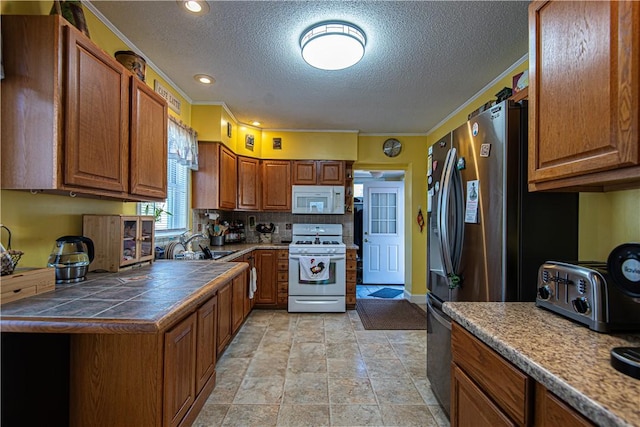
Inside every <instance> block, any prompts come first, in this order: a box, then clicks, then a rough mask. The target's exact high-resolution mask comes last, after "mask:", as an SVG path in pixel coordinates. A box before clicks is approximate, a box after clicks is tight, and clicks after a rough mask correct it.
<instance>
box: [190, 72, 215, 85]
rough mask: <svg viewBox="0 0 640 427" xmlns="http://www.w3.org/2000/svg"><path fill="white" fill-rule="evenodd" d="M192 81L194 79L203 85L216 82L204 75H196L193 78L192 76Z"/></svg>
mask: <svg viewBox="0 0 640 427" xmlns="http://www.w3.org/2000/svg"><path fill="white" fill-rule="evenodd" d="M193 78H194V79H196V81H198V82H200V83H202V84H203V85H212V84H214V83H215V82H216V80H215V79H214V78H213V77H211V76H208V75H206V74H196V75H195V76H193Z"/></svg>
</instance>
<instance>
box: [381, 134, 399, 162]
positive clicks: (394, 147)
mask: <svg viewBox="0 0 640 427" xmlns="http://www.w3.org/2000/svg"><path fill="white" fill-rule="evenodd" d="M400 150H402V144H401V143H400V141H398V140H397V139H395V138H389V139H387V140H386V141H385V142H384V144H382V151H383V152H384V154H386V155H387V156H388V157H395V156H397V155H398V154H400Z"/></svg>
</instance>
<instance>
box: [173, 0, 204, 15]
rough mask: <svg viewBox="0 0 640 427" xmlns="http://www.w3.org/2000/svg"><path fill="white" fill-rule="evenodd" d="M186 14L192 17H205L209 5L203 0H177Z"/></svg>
mask: <svg viewBox="0 0 640 427" xmlns="http://www.w3.org/2000/svg"><path fill="white" fill-rule="evenodd" d="M177 2H178V3H179V4H180V5H182V7H184V8H185V9H186V10H187V12H189V13H193V14H194V15H206V14H207V13H209V3H207V2H206V1H204V0H186V1H185V0H177Z"/></svg>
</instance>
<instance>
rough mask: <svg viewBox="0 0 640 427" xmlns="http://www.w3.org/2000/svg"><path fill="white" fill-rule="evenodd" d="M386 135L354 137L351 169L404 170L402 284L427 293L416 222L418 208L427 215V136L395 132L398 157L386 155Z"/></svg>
mask: <svg viewBox="0 0 640 427" xmlns="http://www.w3.org/2000/svg"><path fill="white" fill-rule="evenodd" d="M388 138H389V136H388V135H387V136H384V135H361V136H360V137H359V139H358V160H357V161H356V162H355V163H354V165H353V167H354V169H363V170H403V171H405V181H404V182H405V186H404V188H405V192H404V207H405V217H404V220H405V248H404V250H405V286H406V288H407V291H408V292H409V293H411V294H412V295H425V294H426V293H427V269H426V264H427V229H426V227H425V228H423V230H422V232H420V227H418V224H417V222H416V217H417V215H418V210H419V209H422V214H423V216H424V219H425V220H426V218H427V216H426V215H427V209H426V208H427V197H426V195H427V187H426V185H427V184H426V176H427V137H426V135H419V136H415V135H411V136H409V135H396V136H394V138H397V139H398V140H400V141H401V142H402V151H400V154H398V156H396V157H393V158H389V157H387V156H386V155H385V154H384V153H383V152H382V144H383V143H384V141H385V140H386V139H388Z"/></svg>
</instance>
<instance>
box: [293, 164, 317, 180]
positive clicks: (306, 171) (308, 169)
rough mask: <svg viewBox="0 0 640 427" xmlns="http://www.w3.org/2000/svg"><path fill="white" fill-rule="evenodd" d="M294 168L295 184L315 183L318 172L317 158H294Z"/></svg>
mask: <svg viewBox="0 0 640 427" xmlns="http://www.w3.org/2000/svg"><path fill="white" fill-rule="evenodd" d="M291 167H292V170H293V179H292V181H293V185H315V184H317V182H318V176H317V175H318V173H317V170H316V162H315V160H294V161H293V162H291Z"/></svg>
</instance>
